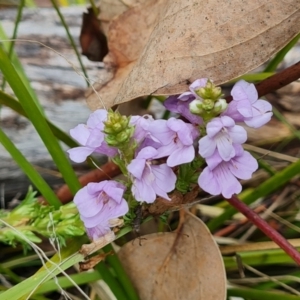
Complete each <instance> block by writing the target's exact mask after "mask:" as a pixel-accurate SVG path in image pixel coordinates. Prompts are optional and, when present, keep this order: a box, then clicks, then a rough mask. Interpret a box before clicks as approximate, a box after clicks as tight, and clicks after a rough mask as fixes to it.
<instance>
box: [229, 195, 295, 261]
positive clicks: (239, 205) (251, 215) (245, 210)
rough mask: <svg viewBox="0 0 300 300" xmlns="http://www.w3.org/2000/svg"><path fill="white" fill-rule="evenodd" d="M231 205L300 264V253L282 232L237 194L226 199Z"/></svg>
mask: <svg viewBox="0 0 300 300" xmlns="http://www.w3.org/2000/svg"><path fill="white" fill-rule="evenodd" d="M226 200H227V201H228V202H229V203H230V205H232V206H233V207H234V208H236V209H237V210H238V211H239V212H241V213H242V214H243V215H244V216H245V217H247V218H248V219H249V220H250V221H251V222H252V223H253V224H255V225H256V226H257V227H258V228H259V229H260V230H261V231H262V232H263V233H264V234H265V235H266V236H268V237H269V238H270V239H271V240H273V241H274V242H275V243H276V244H277V245H278V246H279V247H280V248H281V249H282V250H284V251H285V252H286V253H287V254H288V255H289V256H290V257H291V258H292V259H293V260H294V261H295V262H296V263H297V264H298V265H300V253H299V252H298V251H297V249H296V248H294V247H293V246H292V245H291V244H290V243H289V242H288V241H287V240H286V239H285V238H284V237H283V236H282V235H281V234H279V233H278V232H277V231H276V230H275V229H273V228H272V227H271V226H270V225H269V224H268V223H267V222H266V221H265V220H264V219H262V218H261V217H260V216H259V215H258V214H256V213H255V212H254V211H253V210H251V209H250V208H249V207H248V206H247V205H246V204H245V203H244V202H242V201H240V200H239V198H238V197H237V196H232V197H231V198H230V199H226Z"/></svg>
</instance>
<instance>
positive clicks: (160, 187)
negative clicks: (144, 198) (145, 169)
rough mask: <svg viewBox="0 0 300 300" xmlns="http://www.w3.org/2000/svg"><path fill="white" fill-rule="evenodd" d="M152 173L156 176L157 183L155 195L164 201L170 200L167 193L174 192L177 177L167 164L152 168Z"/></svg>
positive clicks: (155, 184) (154, 186)
mask: <svg viewBox="0 0 300 300" xmlns="http://www.w3.org/2000/svg"><path fill="white" fill-rule="evenodd" d="M152 172H153V174H154V176H155V183H154V185H153V188H154V191H155V193H156V194H157V195H158V196H160V197H163V198H164V199H167V200H170V198H169V197H168V195H167V193H169V192H171V191H173V190H174V188H175V183H176V175H175V174H174V172H173V171H172V169H171V168H170V167H168V166H167V165H166V164H162V165H159V166H152Z"/></svg>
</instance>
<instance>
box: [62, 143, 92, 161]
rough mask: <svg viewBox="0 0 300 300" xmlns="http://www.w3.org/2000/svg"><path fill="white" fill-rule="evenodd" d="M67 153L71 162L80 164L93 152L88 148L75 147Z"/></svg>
mask: <svg viewBox="0 0 300 300" xmlns="http://www.w3.org/2000/svg"><path fill="white" fill-rule="evenodd" d="M67 152H68V154H69V156H70V159H71V160H72V161H74V162H76V163H82V162H84V161H85V160H86V158H87V157H88V156H89V155H91V154H92V153H93V152H94V149H92V148H88V147H76V148H72V149H69V150H68V151H67Z"/></svg>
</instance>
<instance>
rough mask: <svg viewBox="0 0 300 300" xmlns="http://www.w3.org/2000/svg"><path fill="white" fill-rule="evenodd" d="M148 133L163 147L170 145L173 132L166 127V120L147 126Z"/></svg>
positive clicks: (156, 121)
mask: <svg viewBox="0 0 300 300" xmlns="http://www.w3.org/2000/svg"><path fill="white" fill-rule="evenodd" d="M149 132H150V133H151V135H152V136H154V137H155V138H157V139H158V140H159V141H160V142H161V143H162V144H163V145H167V144H169V143H171V141H172V139H173V136H174V132H173V131H172V130H170V128H169V127H168V126H167V121H166V120H155V121H154V122H152V123H151V126H149Z"/></svg>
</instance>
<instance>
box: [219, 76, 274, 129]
mask: <svg viewBox="0 0 300 300" xmlns="http://www.w3.org/2000/svg"><path fill="white" fill-rule="evenodd" d="M231 95H232V98H233V101H231V102H230V103H229V105H228V107H227V110H226V111H225V112H224V113H223V114H222V115H224V116H225V115H226V116H229V117H231V118H232V119H233V120H235V121H236V122H245V123H246V124H247V125H248V126H249V127H253V128H258V127H261V126H263V125H264V124H266V123H267V122H269V121H270V119H271V117H272V115H273V113H272V105H271V104H270V103H269V102H267V101H265V100H262V99H258V94H257V90H256V88H255V86H254V84H252V83H251V84H250V83H248V82H246V81H244V80H240V81H239V82H237V83H236V84H235V85H234V87H233V89H232V91H231Z"/></svg>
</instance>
